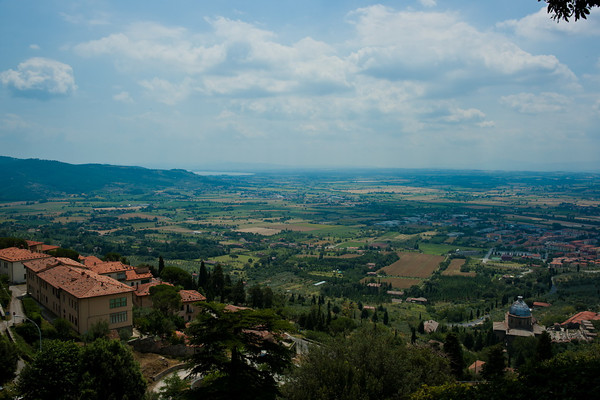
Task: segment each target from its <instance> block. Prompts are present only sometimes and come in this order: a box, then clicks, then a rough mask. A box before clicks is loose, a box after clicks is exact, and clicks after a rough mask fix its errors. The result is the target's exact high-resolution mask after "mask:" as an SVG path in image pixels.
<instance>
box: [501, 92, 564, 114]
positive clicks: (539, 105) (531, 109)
mask: <svg viewBox="0 0 600 400" xmlns="http://www.w3.org/2000/svg"><path fill="white" fill-rule="evenodd" d="M500 103H501V104H504V105H507V106H508V107H510V108H512V109H514V110H516V111H518V112H520V113H525V114H540V113H555V112H562V111H565V109H566V107H567V106H568V105H569V104H570V103H571V100H570V99H569V98H567V97H566V96H563V95H561V94H558V93H540V94H538V95H536V94H533V93H518V94H514V95H510V96H503V97H501V98H500Z"/></svg>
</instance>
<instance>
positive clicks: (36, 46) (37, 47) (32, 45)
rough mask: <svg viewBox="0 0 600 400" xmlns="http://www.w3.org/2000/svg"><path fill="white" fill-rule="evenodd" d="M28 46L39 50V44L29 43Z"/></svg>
mask: <svg viewBox="0 0 600 400" xmlns="http://www.w3.org/2000/svg"><path fill="white" fill-rule="evenodd" d="M29 48H30V49H31V50H39V49H40V46H39V45H37V44H30V45H29Z"/></svg>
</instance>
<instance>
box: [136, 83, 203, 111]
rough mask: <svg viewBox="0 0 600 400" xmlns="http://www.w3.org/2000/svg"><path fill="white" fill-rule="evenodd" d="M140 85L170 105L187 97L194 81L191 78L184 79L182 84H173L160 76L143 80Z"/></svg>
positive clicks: (155, 97)
mask: <svg viewBox="0 0 600 400" xmlns="http://www.w3.org/2000/svg"><path fill="white" fill-rule="evenodd" d="M139 84H140V86H142V87H143V88H144V89H146V91H147V94H148V95H149V96H150V97H152V98H153V99H155V100H156V101H158V102H160V103H164V104H168V105H175V104H177V103H179V102H181V101H182V100H184V99H186V98H187V97H188V96H189V95H190V93H191V92H192V90H193V88H192V81H191V79H189V78H186V79H184V80H183V81H182V82H181V83H180V84H173V83H171V82H169V81H166V80H164V79H160V78H153V79H152V80H143V81H140V82H139Z"/></svg>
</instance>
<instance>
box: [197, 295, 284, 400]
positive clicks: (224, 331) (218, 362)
mask: <svg viewBox="0 0 600 400" xmlns="http://www.w3.org/2000/svg"><path fill="white" fill-rule="evenodd" d="M201 307H202V312H201V314H199V316H198V318H197V319H196V320H195V321H194V322H193V323H192V324H191V326H190V327H189V328H188V329H187V334H188V335H189V338H190V343H191V344H192V345H195V346H198V351H197V352H196V353H195V354H194V355H193V356H192V357H191V359H190V361H189V365H190V368H191V369H192V371H193V373H196V374H201V375H202V376H204V381H203V384H202V385H201V386H200V387H199V388H197V389H195V390H194V396H197V397H198V398H210V399H240V400H243V399H275V398H276V396H277V394H278V393H279V389H278V384H277V381H276V376H277V375H278V374H282V373H283V372H284V371H285V369H286V368H287V367H288V366H289V365H290V360H291V359H290V356H291V354H290V352H289V350H288V349H287V348H286V347H285V346H283V345H282V343H281V342H280V339H281V336H280V335H281V334H282V332H283V331H284V329H287V328H289V325H288V324H287V323H285V321H283V320H282V319H281V318H280V317H279V316H277V315H275V314H274V313H273V312H271V311H267V310H259V311H255V310H251V309H240V310H238V311H228V310H226V309H225V308H224V307H225V306H224V305H223V304H219V303H207V304H202V305H201Z"/></svg>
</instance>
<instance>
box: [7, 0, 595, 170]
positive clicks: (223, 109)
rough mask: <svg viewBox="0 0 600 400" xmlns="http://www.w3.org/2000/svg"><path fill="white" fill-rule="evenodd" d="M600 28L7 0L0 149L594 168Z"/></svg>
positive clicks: (262, 4)
mask: <svg viewBox="0 0 600 400" xmlns="http://www.w3.org/2000/svg"><path fill="white" fill-rule="evenodd" d="M599 36H600V11H598V10H597V9H595V10H593V11H592V14H591V15H590V17H589V18H588V20H582V21H578V22H570V23H565V22H561V23H556V22H555V21H553V20H551V19H550V17H549V16H548V15H547V13H546V11H545V8H544V3H539V2H537V1H535V0H503V1H482V2H473V1H451V0H450V1H441V0H420V1H387V2H386V1H384V2H370V1H358V0H349V1H337V0H329V1H325V0H322V1H310V0H308V1H302V2H298V1H294V2H292V1H263V0H253V1H247V0H244V1H241V0H240V1H213V2H205V1H177V0H174V1H168V2H167V1H164V0H162V1H152V0H150V1H143V2H142V1H66V0H45V1H27V0H0V155H5V156H12V157H19V158H42V159H53V160H60V161H65V162H71V163H110V164H119V165H140V166H146V167H160V168H188V169H211V168H212V169H222V168H223V167H226V166H227V165H233V166H238V167H241V165H246V166H247V165H253V164H254V165H267V164H268V165H277V166H290V167H316V168H320V167H328V168H329V167H351V166H358V167H386V168H396V167H399V168H456V169H463V168H466V169H505V170H600V46H599V45H598V39H599Z"/></svg>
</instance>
